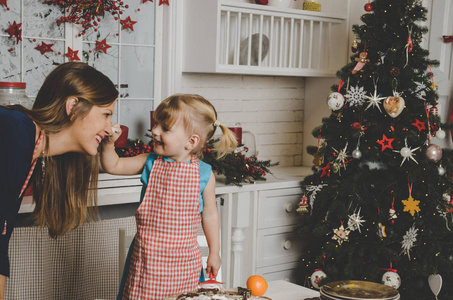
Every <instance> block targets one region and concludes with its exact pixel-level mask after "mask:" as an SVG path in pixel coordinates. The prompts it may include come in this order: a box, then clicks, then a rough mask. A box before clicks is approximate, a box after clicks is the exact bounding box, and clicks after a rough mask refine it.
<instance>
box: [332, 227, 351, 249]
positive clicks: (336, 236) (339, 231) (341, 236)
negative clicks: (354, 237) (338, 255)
mask: <svg viewBox="0 0 453 300" xmlns="http://www.w3.org/2000/svg"><path fill="white" fill-rule="evenodd" d="M350 232H351V231H350V230H348V229H345V228H344V226H343V224H341V226H340V227H339V228H335V229H334V230H333V237H332V240H336V241H337V242H338V245H341V244H343V242H345V241H348V240H349V233H350Z"/></svg>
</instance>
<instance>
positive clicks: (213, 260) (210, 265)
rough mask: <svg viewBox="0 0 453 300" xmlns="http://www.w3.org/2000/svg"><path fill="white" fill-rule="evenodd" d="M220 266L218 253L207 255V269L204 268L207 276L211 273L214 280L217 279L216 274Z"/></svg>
mask: <svg viewBox="0 0 453 300" xmlns="http://www.w3.org/2000/svg"><path fill="white" fill-rule="evenodd" d="M220 265H221V259H220V254H219V253H209V256H208V261H207V267H206V273H208V274H210V273H212V275H213V276H214V278H215V277H217V273H219V269H220Z"/></svg>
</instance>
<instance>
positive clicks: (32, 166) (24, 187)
mask: <svg viewBox="0 0 453 300" xmlns="http://www.w3.org/2000/svg"><path fill="white" fill-rule="evenodd" d="M43 137H44V130H41V134H40V135H39V139H38V141H37V142H36V145H35V149H34V150H33V157H35V154H36V151H37V150H38V147H39V144H41V141H42V139H43ZM33 157H32V159H33ZM37 161H38V160H37V159H36V160H35V161H34V162H33V164H32V165H31V168H30V172H28V176H27V179H25V182H24V185H23V186H22V189H21V190H20V194H19V198H20V197H21V196H22V194H23V193H24V191H25V189H26V188H27V186H28V181H29V180H30V178H31V175H32V174H33V170H34V169H35V166H36V162H37Z"/></svg>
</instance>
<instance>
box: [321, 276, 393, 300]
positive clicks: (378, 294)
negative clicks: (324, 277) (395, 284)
mask: <svg viewBox="0 0 453 300" xmlns="http://www.w3.org/2000/svg"><path fill="white" fill-rule="evenodd" d="M321 291H322V292H323V293H324V294H325V295H326V296H331V297H332V296H333V297H339V298H340V299H351V300H397V299H398V298H399V293H398V291H397V290H396V289H394V288H392V287H389V286H386V285H384V284H381V283H376V282H370V281H360V280H343V281H335V282H329V283H326V284H325V285H323V286H322V287H321Z"/></svg>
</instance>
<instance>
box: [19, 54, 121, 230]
mask: <svg viewBox="0 0 453 300" xmlns="http://www.w3.org/2000/svg"><path fill="white" fill-rule="evenodd" d="M69 97H77V98H78V99H79V101H78V104H77V105H76V106H75V107H74V110H73V112H72V114H71V115H73V116H74V117H73V118H72V119H71V116H68V114H67V113H66V100H67V99H68V98H69ZM117 97H118V91H117V89H116V88H115V85H114V84H113V83H112V81H111V80H110V79H109V78H108V77H107V76H105V75H104V74H102V73H101V72H99V71H97V70H96V69H94V68H92V67H90V66H89V65H87V64H85V63H81V62H68V63H64V64H61V65H59V66H58V67H57V68H55V69H54V70H53V71H52V72H51V73H50V74H49V75H48V76H47V78H46V79H45V81H44V83H43V85H42V86H41V89H40V90H39V92H38V95H37V96H36V100H35V102H34V105H33V108H32V109H31V110H26V109H21V110H22V111H23V112H24V113H25V114H27V115H28V116H29V117H30V118H31V119H32V120H33V121H35V122H36V124H38V126H39V127H40V128H41V129H42V130H44V131H45V133H46V135H45V137H46V138H45V139H44V141H43V142H44V143H45V145H44V146H45V149H44V157H43V158H40V159H39V160H38V162H37V167H36V168H35V171H34V174H33V177H32V182H33V199H34V202H35V204H36V207H35V210H34V212H33V219H34V220H35V222H36V223H37V224H38V225H40V226H41V228H43V227H44V226H47V227H48V229H49V235H50V236H51V237H57V236H60V235H63V234H65V233H66V232H68V231H69V230H72V229H75V228H77V227H79V226H80V225H82V224H83V223H84V222H85V221H86V220H87V219H89V218H90V217H95V216H96V214H97V183H98V175H99V154H98V155H96V156H90V155H88V154H84V153H75V152H69V153H65V154H62V155H58V156H52V157H49V156H46V155H45V153H48V148H49V143H48V134H52V133H57V132H59V131H61V130H62V129H65V128H67V127H70V126H72V124H73V123H74V121H75V119H77V118H83V117H85V116H86V115H87V114H88V113H89V112H90V110H91V109H92V108H93V106H109V105H111V104H112V103H113V102H114V101H115V100H116V98H117ZM42 160H44V164H43V167H42V168H41V167H38V166H41V165H42ZM90 208H93V209H90Z"/></svg>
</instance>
